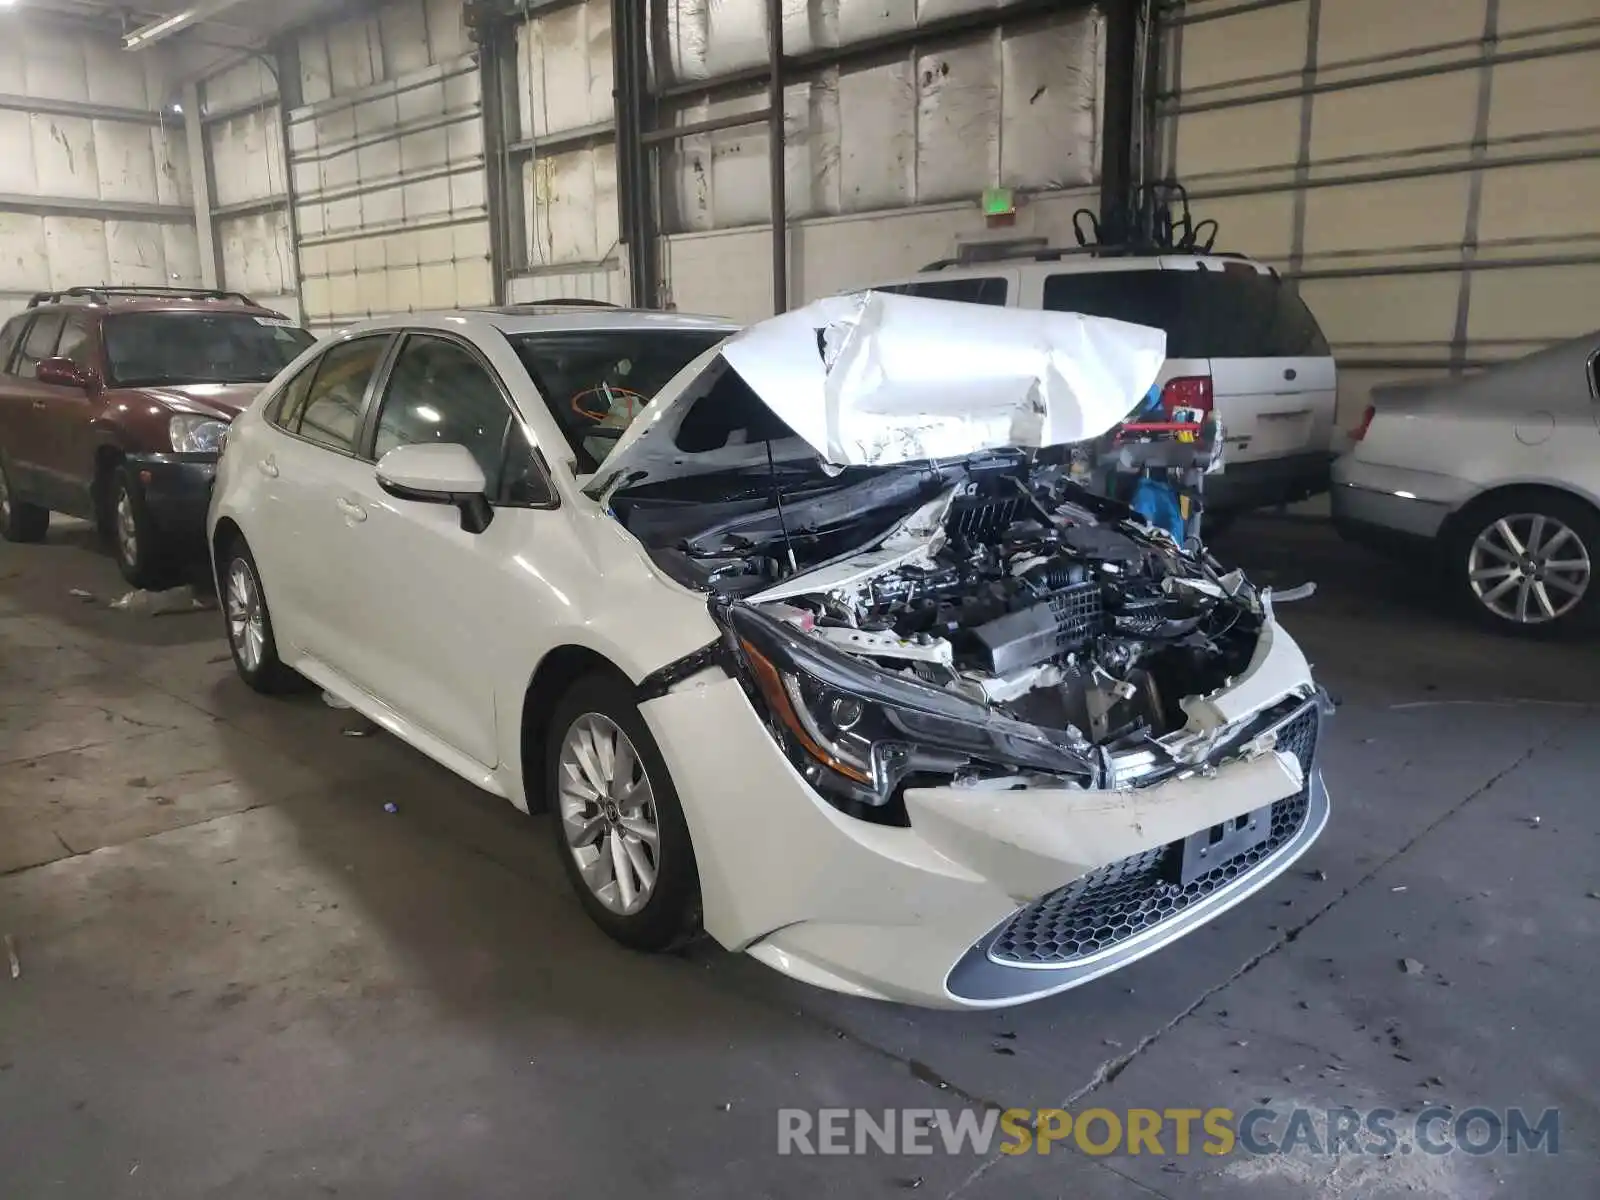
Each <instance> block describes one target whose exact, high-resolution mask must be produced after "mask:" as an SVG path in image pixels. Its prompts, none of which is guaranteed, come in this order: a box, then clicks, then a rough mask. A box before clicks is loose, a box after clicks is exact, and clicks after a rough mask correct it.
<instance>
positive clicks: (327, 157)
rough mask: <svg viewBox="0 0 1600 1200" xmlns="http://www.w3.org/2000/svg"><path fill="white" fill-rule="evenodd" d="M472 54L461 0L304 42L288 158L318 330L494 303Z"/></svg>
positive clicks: (410, 9)
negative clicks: (298, 103) (394, 315)
mask: <svg viewBox="0 0 1600 1200" xmlns="http://www.w3.org/2000/svg"><path fill="white" fill-rule="evenodd" d="M469 50H470V47H469V45H468V42H467V40H466V36H465V31H464V29H463V27H462V20H461V4H460V0H404V2H402V3H395V4H390V5H386V6H385V7H383V8H382V9H380V10H379V11H378V12H377V13H376V14H374V15H372V16H370V17H367V18H364V19H361V20H354V21H347V22H344V23H341V24H338V25H335V26H332V27H330V28H326V29H321V30H315V31H312V32H308V33H306V34H305V35H303V36H302V37H301V38H300V39H299V44H298V58H299V72H300V78H299V89H300V96H301V100H302V102H303V103H302V104H301V106H300V107H297V108H295V109H294V110H293V111H291V112H290V114H289V144H290V165H291V170H292V172H293V181H294V198H295V216H296V222H297V225H298V228H299V245H298V251H299V269H300V276H301V290H302V296H303V298H304V302H305V316H306V320H307V322H308V323H309V324H310V325H311V326H312V327H313V328H316V329H327V328H331V327H334V326H338V325H341V324H344V323H346V322H349V321H351V320H354V319H358V318H361V317H366V316H369V315H380V314H387V313H395V312H410V311H415V310H419V309H427V308H449V307H453V306H456V305H464V304H484V303H488V302H490V301H492V300H493V299H494V291H495V289H494V278H493V270H492V268H491V265H490V239H489V223H488V206H487V201H486V174H485V163H484V153H483V123H482V104H481V88H480V86H479V76H478V67H477V63H476V61H475V59H474V57H473V56H472V55H471V54H469Z"/></svg>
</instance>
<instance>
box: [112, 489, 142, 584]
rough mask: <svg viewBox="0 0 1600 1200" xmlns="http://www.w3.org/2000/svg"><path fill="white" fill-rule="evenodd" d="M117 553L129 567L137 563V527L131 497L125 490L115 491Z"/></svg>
mask: <svg viewBox="0 0 1600 1200" xmlns="http://www.w3.org/2000/svg"><path fill="white" fill-rule="evenodd" d="M115 516H116V521H117V553H118V554H120V555H122V561H123V562H125V563H127V564H128V565H129V566H130V567H131V566H132V565H133V564H135V563H137V562H138V561H139V527H138V525H137V524H135V522H134V518H133V497H132V496H130V495H128V489H127V488H119V489H118V490H117V503H116V509H115Z"/></svg>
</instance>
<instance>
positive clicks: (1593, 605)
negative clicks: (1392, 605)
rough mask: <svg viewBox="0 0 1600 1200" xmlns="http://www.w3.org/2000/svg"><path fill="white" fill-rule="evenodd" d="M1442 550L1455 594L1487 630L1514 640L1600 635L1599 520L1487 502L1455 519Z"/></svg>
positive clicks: (1524, 496)
mask: <svg viewBox="0 0 1600 1200" xmlns="http://www.w3.org/2000/svg"><path fill="white" fill-rule="evenodd" d="M1446 545H1447V553H1448V554H1449V556H1450V558H1449V562H1450V573H1451V577H1452V579H1453V581H1454V588H1455V590H1456V593H1457V595H1458V596H1459V597H1460V599H1461V602H1462V603H1463V604H1465V605H1467V607H1468V609H1469V611H1470V612H1472V614H1473V615H1474V616H1475V617H1476V618H1477V619H1478V620H1479V621H1480V622H1481V623H1483V624H1485V625H1486V626H1487V627H1489V628H1491V629H1494V630H1497V631H1499V632H1501V633H1506V634H1512V635H1516V636H1521V637H1553V638H1560V637H1577V636H1581V635H1584V634H1590V633H1594V632H1596V631H1600V580H1597V579H1596V578H1595V573H1594V572H1595V568H1596V566H1597V565H1600V513H1597V512H1596V511H1595V510H1594V509H1593V508H1591V507H1590V506H1589V505H1588V504H1585V503H1584V502H1583V501H1581V500H1578V499H1576V498H1575V497H1572V496H1566V495H1563V494H1561V493H1559V492H1547V491H1517V492H1507V493H1504V494H1502V495H1499V496H1493V497H1490V498H1489V499H1488V500H1486V501H1485V502H1483V503H1481V504H1478V505H1474V506H1473V507H1471V508H1469V509H1467V510H1466V511H1465V512H1464V513H1462V514H1461V516H1460V517H1459V518H1457V519H1456V521H1455V529H1454V530H1453V532H1452V533H1451V534H1450V535H1448V536H1447V538H1446ZM1519 550H1520V551H1521V552H1522V553H1521V556H1520V557H1518V556H1517V551H1519Z"/></svg>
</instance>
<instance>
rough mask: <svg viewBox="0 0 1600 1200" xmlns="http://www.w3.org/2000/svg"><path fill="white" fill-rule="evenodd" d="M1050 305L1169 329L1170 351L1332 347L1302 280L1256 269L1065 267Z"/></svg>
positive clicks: (1226, 353)
mask: <svg viewBox="0 0 1600 1200" xmlns="http://www.w3.org/2000/svg"><path fill="white" fill-rule="evenodd" d="M1044 306H1045V308H1047V309H1051V310H1053V311H1055V312H1078V313H1084V314H1086V315H1088V316H1092V317H1112V318H1114V319H1116V320H1118V321H1131V322H1133V323H1134V324H1136V325H1151V326H1154V327H1155V328H1157V329H1163V330H1165V331H1166V334H1167V357H1168V358H1322V357H1326V356H1327V355H1328V353H1329V350H1328V342H1327V339H1326V338H1325V337H1323V335H1322V330H1321V328H1320V327H1319V326H1318V325H1317V319H1316V318H1315V317H1314V316H1312V315H1311V310H1310V309H1308V308H1307V307H1306V306H1305V302H1304V301H1302V300H1301V299H1300V296H1299V293H1298V292H1296V291H1295V289H1294V286H1293V285H1292V284H1289V283H1285V282H1284V281H1283V280H1281V279H1277V278H1275V277H1273V276H1271V275H1262V274H1259V273H1257V272H1256V271H1253V270H1252V271H1248V272H1244V271H1211V270H1204V271H1159V270H1157V271H1097V272H1092V273H1091V272H1082V273H1070V274H1069V273H1062V274H1058V275H1051V276H1049V277H1048V278H1047V279H1046V280H1045V284H1044Z"/></svg>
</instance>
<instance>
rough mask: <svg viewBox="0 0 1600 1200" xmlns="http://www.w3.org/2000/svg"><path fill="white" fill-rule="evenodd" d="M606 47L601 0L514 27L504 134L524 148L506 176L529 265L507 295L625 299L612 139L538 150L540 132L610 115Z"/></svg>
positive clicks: (606, 19) (607, 13)
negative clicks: (516, 201) (513, 74)
mask: <svg viewBox="0 0 1600 1200" xmlns="http://www.w3.org/2000/svg"><path fill="white" fill-rule="evenodd" d="M611 53H612V51H611V5H610V2H609V0H587V2H586V3H583V4H578V5H574V6H573V7H571V8H565V9H561V10H558V11H556V12H552V13H549V14H547V15H545V16H541V17H535V18H533V19H532V20H529V21H527V22H526V23H524V24H522V25H520V26H519V27H518V28H517V31H516V65H517V85H516V93H517V108H516V112H515V114H514V119H515V121H516V126H515V129H514V130H513V131H512V135H511V136H512V138H513V139H514V140H517V141H522V142H531V143H532V145H533V149H532V153H531V154H529V155H528V156H527V157H524V158H522V159H521V160H520V167H521V169H520V172H519V177H518V178H517V179H516V180H515V183H516V185H517V186H519V187H520V188H521V191H522V204H521V206H520V207H521V210H522V218H523V221H524V228H523V231H522V245H523V246H524V247H525V248H526V256H527V270H528V271H529V272H530V274H527V275H525V276H523V277H521V278H518V279H515V280H514V281H513V283H512V287H511V290H510V293H509V294H510V295H511V296H513V297H515V298H517V299H518V300H534V299H545V298H550V297H561V296H577V297H580V298H594V299H604V300H611V299H614V298H615V299H620V300H625V299H626V295H625V291H626V283H625V277H624V275H623V272H622V268H621V266H620V264H619V259H620V253H619V247H618V235H617V156H616V147H615V145H614V143H613V142H611V141H610V140H609V139H603V140H598V141H597V142H596V143H595V144H593V145H590V146H585V147H582V148H577V149H574V148H571V147H568V148H565V149H560V148H558V149H556V150H553V151H550V152H545V151H543V150H541V149H540V147H539V141H540V139H541V138H548V137H551V136H558V135H561V134H565V133H570V132H572V131H574V130H581V129H586V128H594V127H596V126H600V125H604V124H606V123H608V122H610V121H611V120H612V110H613V101H612V88H613V72H612V57H611ZM563 267H565V268H569V269H567V270H561V269H560V268H563ZM618 288H622V289H623V294H621V295H619V293H618V290H617V289H618Z"/></svg>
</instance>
